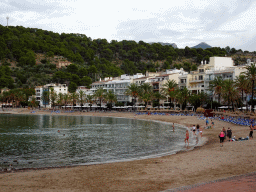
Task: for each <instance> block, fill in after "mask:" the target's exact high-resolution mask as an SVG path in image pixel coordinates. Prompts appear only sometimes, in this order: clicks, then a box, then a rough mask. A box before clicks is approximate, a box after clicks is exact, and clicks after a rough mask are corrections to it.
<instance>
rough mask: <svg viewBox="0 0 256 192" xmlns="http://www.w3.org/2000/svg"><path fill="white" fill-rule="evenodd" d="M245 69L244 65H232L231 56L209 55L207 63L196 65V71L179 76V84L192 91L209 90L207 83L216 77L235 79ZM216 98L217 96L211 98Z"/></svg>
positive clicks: (207, 91)
mask: <svg viewBox="0 0 256 192" xmlns="http://www.w3.org/2000/svg"><path fill="white" fill-rule="evenodd" d="M245 71H246V65H243V66H234V62H233V60H232V58H231V57H210V61H209V63H208V64H206V63H203V62H202V64H201V65H200V66H199V67H198V69H197V71H191V72H190V73H189V74H183V75H181V76H179V79H180V80H179V86H180V87H187V89H188V90H189V91H191V92H192V93H199V92H206V93H208V94H211V93H210V91H209V83H210V81H212V80H214V79H215V78H216V77H221V78H222V79H223V80H226V79H231V80H235V78H236V77H238V76H239V75H240V74H241V73H242V72H245ZM213 99H214V100H217V98H215V97H214V98H213Z"/></svg>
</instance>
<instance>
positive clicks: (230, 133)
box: [227, 128, 232, 141]
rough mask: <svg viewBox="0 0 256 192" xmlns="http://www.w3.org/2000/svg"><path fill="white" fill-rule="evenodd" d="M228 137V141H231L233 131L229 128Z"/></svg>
mask: <svg viewBox="0 0 256 192" xmlns="http://www.w3.org/2000/svg"><path fill="white" fill-rule="evenodd" d="M227 136H228V141H230V139H231V138H232V130H231V129H230V128H228V130H227Z"/></svg>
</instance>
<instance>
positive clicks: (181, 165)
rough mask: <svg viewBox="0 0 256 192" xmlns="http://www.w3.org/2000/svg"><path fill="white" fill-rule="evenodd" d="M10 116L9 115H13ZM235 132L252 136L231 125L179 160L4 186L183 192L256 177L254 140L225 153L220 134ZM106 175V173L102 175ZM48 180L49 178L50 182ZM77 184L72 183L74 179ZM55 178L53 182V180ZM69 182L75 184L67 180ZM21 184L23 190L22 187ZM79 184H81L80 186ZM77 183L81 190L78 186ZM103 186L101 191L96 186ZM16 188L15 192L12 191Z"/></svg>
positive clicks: (71, 171)
mask: <svg viewBox="0 0 256 192" xmlns="http://www.w3.org/2000/svg"><path fill="white" fill-rule="evenodd" d="M10 112H11V111H8V113H10ZM13 114H31V115H34V114H35V115H38V114H48V115H71V116H73V115H74V116H76V115H86V116H109V117H122V118H136V119H144V120H155V121H164V122H169V123H170V122H173V123H176V124H181V125H184V126H188V127H190V126H191V125H192V124H197V123H199V124H200V125H201V126H204V124H205V121H203V120H199V119H197V117H186V116H160V115H159V116H158V115H137V116H135V115H134V113H126V112H96V113H95V112H84V113H80V112H74V113H63V114H61V113H52V114H51V113H50V112H46V111H36V113H30V111H29V110H25V109H23V110H20V111H18V110H17V111H13ZM223 126H225V127H226V128H227V127H228V126H230V127H231V128H232V130H233V135H235V136H236V137H237V138H238V137H240V136H241V137H242V136H247V135H248V133H249V129H248V128H247V127H242V126H238V125H232V124H230V123H226V122H220V121H216V122H215V129H211V130H204V131H203V138H208V141H206V140H205V139H203V140H204V143H202V144H201V145H198V146H196V147H195V148H194V150H184V151H180V152H177V153H176V154H172V155H167V156H162V157H156V158H150V159H139V160H134V161H124V162H114V163H106V164H94V165H82V166H79V165H77V166H72V167H61V168H59V167H57V168H49V169H47V168H42V169H34V170H24V171H18V172H15V173H5V174H0V186H1V188H3V189H5V191H13V190H14V189H16V190H18V191H19V190H21V189H19V188H20V187H21V186H22V189H23V190H21V191H36V190H41V191H53V190H52V189H53V188H55V189H57V190H65V191H143V190H144V191H164V190H167V189H172V188H177V187H181V186H187V185H193V184H197V183H202V182H210V181H213V180H216V179H222V178H226V177H229V176H235V175H240V174H246V173H250V172H253V171H256V166H255V163H256V160H255V159H256V158H255V153H256V150H255V149H254V148H253V146H254V145H255V144H256V142H255V140H249V141H243V142H226V143H224V147H223V148H220V146H219V143H218V137H217V135H218V133H219V131H220V128H222V127H223ZM102 170H103V171H102ZM48 176H49V177H48ZM73 177H74V178H76V179H72V178H73ZM50 178H51V179H50ZM68 178H70V180H69V179H68ZM17 182H20V183H21V184H18V183H17ZM77 182H78V183H77ZM74 183H76V184H77V185H74ZM96 183H102V185H96ZM10 187H11V188H10Z"/></svg>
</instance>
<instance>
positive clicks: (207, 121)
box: [205, 118, 209, 127]
mask: <svg viewBox="0 0 256 192" xmlns="http://www.w3.org/2000/svg"><path fill="white" fill-rule="evenodd" d="M205 124H206V127H207V125H208V124H209V119H208V118H206V121H205Z"/></svg>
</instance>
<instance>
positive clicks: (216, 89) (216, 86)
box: [209, 76, 223, 103]
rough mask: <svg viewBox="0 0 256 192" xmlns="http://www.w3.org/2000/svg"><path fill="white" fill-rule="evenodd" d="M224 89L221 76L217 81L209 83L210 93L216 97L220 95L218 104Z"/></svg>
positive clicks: (216, 78)
mask: <svg viewBox="0 0 256 192" xmlns="http://www.w3.org/2000/svg"><path fill="white" fill-rule="evenodd" d="M222 87H223V79H222V77H220V76H218V77H215V79H214V80H212V81H210V83H209V89H210V91H212V92H213V94H214V95H218V103H220V99H221V93H222Z"/></svg>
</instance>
